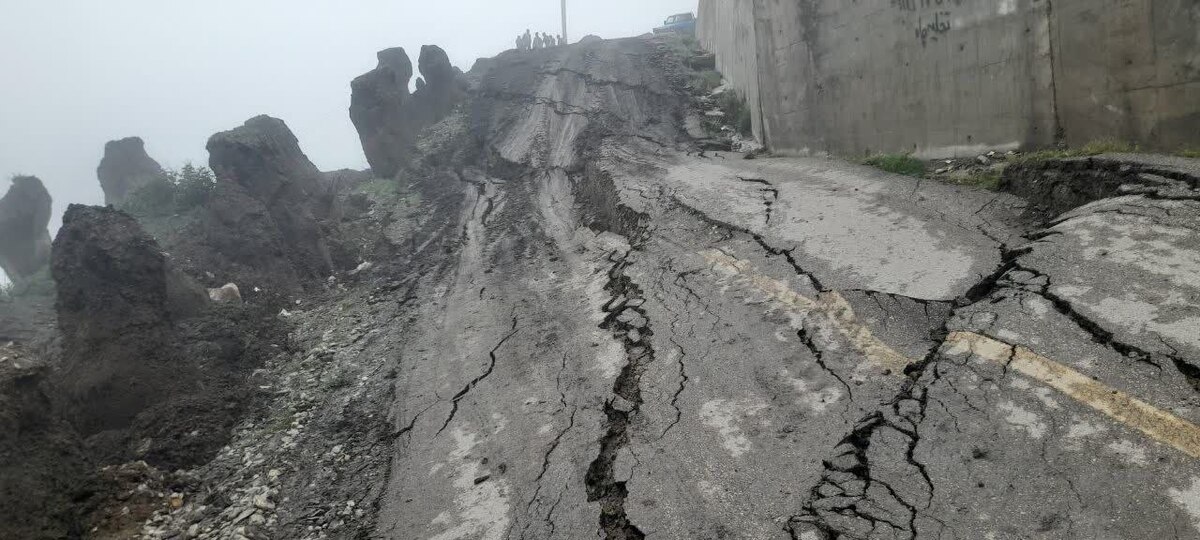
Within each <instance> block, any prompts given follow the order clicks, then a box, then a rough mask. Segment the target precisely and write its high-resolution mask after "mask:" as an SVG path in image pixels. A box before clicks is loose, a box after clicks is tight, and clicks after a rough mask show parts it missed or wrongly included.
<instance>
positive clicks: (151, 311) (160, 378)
mask: <svg viewBox="0 0 1200 540" xmlns="http://www.w3.org/2000/svg"><path fill="white" fill-rule="evenodd" d="M51 273H52V275H53V276H54V280H55V282H56V283H57V295H58V297H57V301H56V303H55V310H56V312H57V315H58V325H59V330H60V331H61V332H62V349H63V360H62V370H61V373H60V380H59V384H60V387H61V388H62V391H63V394H64V396H63V397H65V398H66V400H67V402H68V405H67V408H68V409H69V410H71V411H72V414H70V417H71V419H72V420H73V423H74V424H75V426H76V428H77V429H79V430H80V432H81V433H82V434H84V435H85V436H87V435H92V434H96V433H99V432H102V431H106V430H113V429H121V428H124V427H126V426H127V425H128V424H129V423H130V422H131V421H132V419H133V418H134V417H135V416H136V415H137V414H138V413H139V412H141V411H142V410H144V409H145V408H147V407H148V406H150V405H152V404H154V403H157V402H159V401H161V400H163V399H165V398H166V397H167V396H168V395H169V388H170V387H172V386H173V385H174V383H175V382H176V381H186V380H189V374H188V371H189V370H188V369H187V368H186V367H185V366H181V365H178V364H177V363H176V362H175V361H174V358H173V356H172V354H171V353H170V343H171V337H170V335H171V328H172V326H171V323H172V319H173V318H174V316H173V313H174V312H175V310H174V309H173V306H172V301H171V293H170V291H171V290H187V289H190V288H191V287H188V286H184V285H180V284H172V283H170V281H171V280H173V279H182V278H181V276H180V275H179V274H178V273H175V272H172V271H171V269H170V268H169V264H168V262H167V259H166V257H165V256H164V255H163V253H162V251H161V250H160V249H159V247H158V244H157V243H156V242H155V241H154V239H153V238H151V237H150V236H149V235H148V234H146V233H145V231H143V230H142V228H141V226H139V225H138V222H137V221H136V220H135V219H134V218H133V217H131V216H129V215H128V214H125V213H124V212H121V211H119V210H115V209H113V208H111V207H97V206H83V205H77V204H73V205H71V206H70V207H68V208H67V212H66V214H65V215H64V216H63V225H62V228H61V229H59V231H58V236H57V237H56V238H55V240H54V250H53V256H52V261H51Z"/></svg>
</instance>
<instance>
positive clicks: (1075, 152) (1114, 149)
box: [1010, 139, 1141, 163]
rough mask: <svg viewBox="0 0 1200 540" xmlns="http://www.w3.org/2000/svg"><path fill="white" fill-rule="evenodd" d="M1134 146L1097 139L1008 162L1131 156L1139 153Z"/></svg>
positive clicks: (1013, 158)
mask: <svg viewBox="0 0 1200 540" xmlns="http://www.w3.org/2000/svg"><path fill="white" fill-rule="evenodd" d="M1140 151H1141V149H1140V148H1138V146H1137V145H1136V144H1132V143H1128V142H1125V141H1118V140H1115V139H1097V140H1094V141H1092V142H1089V143H1087V144H1085V145H1083V146H1081V147H1079V148H1065V149H1058V150H1038V151H1037V152H1029V153H1026V154H1019V155H1016V156H1014V157H1012V158H1011V159H1010V161H1014V162H1018V163H1024V162H1030V161H1046V160H1050V159H1067V158H1077V157H1090V156H1098V155H1100V154H1132V153H1137V152H1140Z"/></svg>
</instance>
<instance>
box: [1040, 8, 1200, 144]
mask: <svg viewBox="0 0 1200 540" xmlns="http://www.w3.org/2000/svg"><path fill="white" fill-rule="evenodd" d="M1053 5H1054V17H1053V20H1054V36H1055V39H1054V58H1055V65H1054V75H1055V77H1054V80H1055V84H1056V86H1057V88H1058V114H1059V120H1060V121H1061V122H1062V126H1063V131H1064V133H1065V135H1066V140H1067V142H1068V143H1070V144H1072V145H1078V144H1083V143H1086V142H1087V141H1089V140H1094V139H1097V138H1104V137H1112V138H1118V139H1123V140H1129V141H1137V142H1140V143H1143V144H1145V145H1147V146H1150V147H1157V148H1165V149H1174V148H1179V147H1192V148H1200V1H1197V0H1054V4H1053Z"/></svg>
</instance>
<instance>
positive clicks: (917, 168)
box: [862, 154, 925, 176]
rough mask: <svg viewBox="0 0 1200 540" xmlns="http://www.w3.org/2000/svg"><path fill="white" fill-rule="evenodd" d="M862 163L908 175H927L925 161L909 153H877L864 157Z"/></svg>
mask: <svg viewBox="0 0 1200 540" xmlns="http://www.w3.org/2000/svg"><path fill="white" fill-rule="evenodd" d="M862 163H863V165H870V166H872V167H875V168H877V169H882V170H885V171H887V172H890V173H896V174H903V175H908V176H924V175H925V162H924V161H921V160H919V159H917V158H915V157H912V156H910V155H908V154H876V155H874V156H871V157H868V158H866V159H864V160H863V161H862Z"/></svg>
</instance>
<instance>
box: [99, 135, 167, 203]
mask: <svg viewBox="0 0 1200 540" xmlns="http://www.w3.org/2000/svg"><path fill="white" fill-rule="evenodd" d="M96 177H97V178H99V179H100V187H101V189H103V190H104V203H105V204H111V205H114V206H120V205H121V204H122V203H124V202H125V201H126V200H127V199H128V198H129V196H130V195H132V194H133V193H134V192H136V191H137V190H138V189H140V188H142V187H144V186H146V185H148V184H150V183H152V182H155V181H158V180H160V179H161V178H162V177H163V168H162V166H161V165H159V164H158V162H157V161H154V159H153V158H151V157H150V156H149V155H148V154H146V146H145V143H144V142H143V141H142V139H141V138H140V137H126V138H124V139H119V140H115V141H109V142H108V143H106V144H105V145H104V157H103V158H101V159H100V166H99V167H96Z"/></svg>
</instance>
